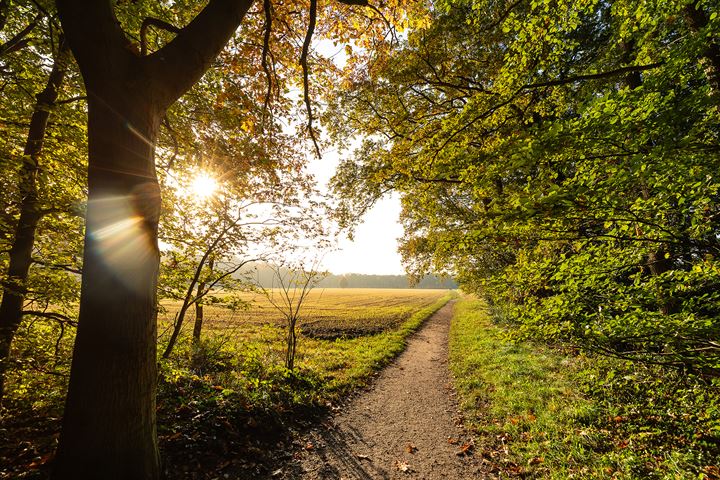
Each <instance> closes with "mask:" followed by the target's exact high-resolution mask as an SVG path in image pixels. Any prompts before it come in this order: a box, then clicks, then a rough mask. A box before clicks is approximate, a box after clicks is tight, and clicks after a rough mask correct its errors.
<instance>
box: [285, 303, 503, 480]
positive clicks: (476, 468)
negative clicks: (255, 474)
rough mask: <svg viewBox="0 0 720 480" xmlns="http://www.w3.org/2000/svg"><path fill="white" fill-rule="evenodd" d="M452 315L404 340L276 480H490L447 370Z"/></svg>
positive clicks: (447, 312)
mask: <svg viewBox="0 0 720 480" xmlns="http://www.w3.org/2000/svg"><path fill="white" fill-rule="evenodd" d="M452 311H453V307H452V304H448V305H446V306H444V307H443V308H442V309H440V310H439V311H438V312H437V313H436V314H435V315H433V317H431V318H430V319H428V321H427V322H426V323H425V325H424V326H423V328H422V329H421V330H420V331H419V332H418V333H416V334H415V335H413V336H412V337H410V339H409V341H408V346H407V349H406V350H405V352H404V353H403V354H402V355H401V356H400V357H399V358H398V359H397V360H396V361H395V362H394V363H393V364H391V365H390V366H389V367H387V368H386V369H385V370H384V371H383V372H382V373H381V374H380V375H379V377H378V378H377V380H376V381H375V382H374V383H373V385H372V387H371V388H370V389H368V390H367V391H365V392H363V393H361V394H359V395H358V396H356V397H355V398H354V399H352V400H350V401H349V402H348V404H347V405H345V407H344V408H342V409H341V410H340V411H339V412H338V413H337V414H336V415H335V416H334V417H332V418H328V419H327V420H326V421H324V422H323V423H322V425H321V426H320V427H318V428H317V429H315V430H313V431H310V432H309V433H308V434H306V435H305V437H304V438H303V439H302V440H301V442H300V443H299V448H298V451H297V452H296V453H295V455H294V457H293V460H292V461H291V462H290V463H289V465H287V466H285V467H284V468H282V469H280V470H277V471H276V472H274V473H273V477H274V478H282V479H287V480H290V479H312V480H330V479H333V480H351V479H352V480H354V479H362V480H368V479H396V478H418V479H427V480H435V479H445V478H448V479H484V478H490V475H488V474H486V469H485V468H484V467H483V465H482V460H481V458H480V457H479V456H475V455H473V444H472V440H471V438H470V436H469V435H468V434H467V433H465V432H464V431H463V429H462V426H461V425H460V417H459V414H458V408H457V404H456V402H455V395H454V392H453V390H452V387H451V382H450V374H449V371H448V365H447V355H448V351H447V340H448V331H449V326H450V319H451V318H452Z"/></svg>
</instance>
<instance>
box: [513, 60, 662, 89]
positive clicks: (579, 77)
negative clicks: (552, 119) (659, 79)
mask: <svg viewBox="0 0 720 480" xmlns="http://www.w3.org/2000/svg"><path fill="white" fill-rule="evenodd" d="M663 63H664V62H655V63H651V64H649V65H631V66H628V67H621V68H616V69H615V70H609V71H607V72H600V73H589V74H586V75H577V76H574V77H567V78H558V79H555V80H549V81H547V82H537V83H529V84H527V85H523V86H522V87H520V89H519V90H520V91H522V90H530V89H532V88H542V87H555V86H558V85H567V84H568V83H575V82H583V81H586V80H598V79H601V78H610V77H615V76H618V75H622V74H624V73H630V72H642V71H645V70H652V69H654V68H658V67H660V66H662V65H663Z"/></svg>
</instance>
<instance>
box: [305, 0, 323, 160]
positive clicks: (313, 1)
mask: <svg viewBox="0 0 720 480" xmlns="http://www.w3.org/2000/svg"><path fill="white" fill-rule="evenodd" d="M316 20H317V0H310V22H309V23H308V28H307V32H306V33H305V41H304V42H303V48H302V54H301V55H300V66H301V67H302V72H303V97H304V98H305V107H306V109H307V114H308V122H307V128H308V133H309V134H310V138H311V139H312V141H313V145H314V146H315V154H316V155H317V157H318V158H320V157H321V156H322V155H321V154H320V147H319V146H318V142H317V139H316V138H315V129H314V128H313V113H312V105H311V104H310V81H309V79H308V75H309V71H308V63H307V57H308V52H309V50H310V42H311V40H312V36H313V33H314V32H315V22H316Z"/></svg>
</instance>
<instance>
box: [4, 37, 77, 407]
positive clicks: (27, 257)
mask: <svg viewBox="0 0 720 480" xmlns="http://www.w3.org/2000/svg"><path fill="white" fill-rule="evenodd" d="M67 53H68V52H67V49H66V47H65V42H64V41H62V40H61V42H60V47H59V51H58V54H57V57H56V58H55V61H54V63H53V68H52V70H51V71H50V77H49V78H48V81H47V84H46V85H45V88H44V89H43V90H42V91H41V92H40V93H38V95H37V96H36V103H35V108H34V110H33V114H32V117H31V118H30V129H29V131H28V136H27V141H26V143H25V150H24V152H23V154H24V158H23V164H22V166H21V168H20V185H19V187H20V188H19V190H20V218H19V219H18V223H17V224H16V225H15V236H14V239H13V243H12V245H11V246H10V258H9V262H8V269H7V282H6V283H5V285H3V296H2V303H0V403H2V399H3V396H4V394H5V372H6V371H7V368H8V361H9V356H10V346H11V345H12V341H13V338H14V337H15V333H16V332H17V329H18V327H19V326H20V322H21V320H22V310H23V303H24V301H25V292H26V282H27V279H28V273H29V271H30V265H31V264H32V249H33V246H34V244H35V231H36V230H37V225H38V222H39V221H40V219H41V218H42V213H41V211H40V205H39V203H38V188H37V174H38V170H39V169H40V153H41V152H42V147H43V141H44V139H45V131H46V129H47V123H48V118H49V117H50V112H51V110H52V108H53V106H54V105H55V102H56V101H57V98H58V92H59V90H60V86H61V85H62V82H63V80H64V78H65V70H66V66H67Z"/></svg>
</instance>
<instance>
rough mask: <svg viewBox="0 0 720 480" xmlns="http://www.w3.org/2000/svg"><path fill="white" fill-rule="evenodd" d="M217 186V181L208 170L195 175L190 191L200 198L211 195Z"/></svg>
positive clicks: (203, 198)
mask: <svg viewBox="0 0 720 480" xmlns="http://www.w3.org/2000/svg"><path fill="white" fill-rule="evenodd" d="M217 188H218V184H217V181H216V180H215V179H214V178H213V177H212V176H211V175H209V174H208V173H206V172H200V173H198V174H197V175H195V178H193V180H192V182H191V183H190V193H192V195H193V196H195V197H196V198H198V199H200V200H205V199H207V198H209V197H211V196H212V195H213V194H214V193H215V191H216V190H217Z"/></svg>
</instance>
